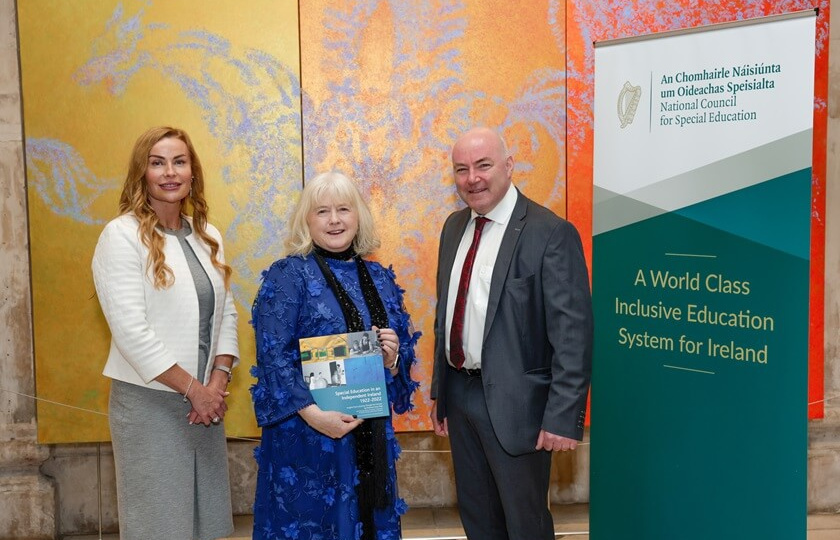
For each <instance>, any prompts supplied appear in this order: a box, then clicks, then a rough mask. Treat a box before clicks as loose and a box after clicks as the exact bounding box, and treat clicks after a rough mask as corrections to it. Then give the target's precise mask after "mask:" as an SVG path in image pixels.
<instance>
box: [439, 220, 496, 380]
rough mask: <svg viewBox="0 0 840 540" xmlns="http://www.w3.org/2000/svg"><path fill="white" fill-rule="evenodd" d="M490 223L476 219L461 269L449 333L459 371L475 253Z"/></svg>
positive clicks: (450, 348)
mask: <svg viewBox="0 0 840 540" xmlns="http://www.w3.org/2000/svg"><path fill="white" fill-rule="evenodd" d="M488 221H490V220H489V219H487V218H486V217H482V216H478V217H477V218H475V233H474V234H473V239H472V244H470V249H469V250H468V251H467V257H466V258H465V259H464V266H463V268H461V280H460V281H459V282H458V296H457V297H455V312H454V313H452V328H450V332H449V360H450V362H452V365H453V366H455V367H456V368H458V369H461V367H463V365H464V309H465V308H466V307H467V293H468V292H469V290H470V277H472V269H473V263H474V262H475V252H476V251H478V243H479V242H481V231H482V229H484V225H485V223H487V222H488Z"/></svg>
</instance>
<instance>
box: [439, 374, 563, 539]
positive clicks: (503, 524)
mask: <svg viewBox="0 0 840 540" xmlns="http://www.w3.org/2000/svg"><path fill="white" fill-rule="evenodd" d="M512 405H513V404H512ZM446 417H447V424H448V427H449V439H450V445H451V447H452V461H453V463H454V465H455V486H456V491H457V494H458V508H459V511H460V514H461V522H462V523H463V525H464V531H465V532H466V533H467V538H469V539H470V540H553V539H554V523H553V521H552V518H551V512H550V511H549V508H548V484H549V477H550V473H551V452H546V451H539V452H533V453H529V454H524V455H521V456H512V455H510V454H508V453H507V452H505V450H504V449H503V448H502V446H501V445H500V444H499V441H498V439H497V438H496V433H495V431H494V430H493V425H492V424H491V422H490V416H489V414H488V412H487V403H486V402H485V399H484V387H483V386H482V382H481V376H480V375H468V374H466V373H465V372H461V371H459V372H456V371H455V370H452V369H451V370H450V371H449V373H447V377H446ZM536 444H537V441H536V439H534V445H536Z"/></svg>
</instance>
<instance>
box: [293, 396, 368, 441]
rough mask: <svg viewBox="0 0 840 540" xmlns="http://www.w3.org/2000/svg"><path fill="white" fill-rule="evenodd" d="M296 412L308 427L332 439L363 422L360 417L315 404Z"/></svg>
mask: <svg viewBox="0 0 840 540" xmlns="http://www.w3.org/2000/svg"><path fill="white" fill-rule="evenodd" d="M298 414H300V417H301V418H303V421H304V422H306V423H307V424H309V427H311V428H312V429H314V430H316V431H318V432H320V433H323V434H324V435H326V436H327V437H332V438H333V439H340V438H342V437H344V436H345V435H347V434H348V433H350V432H351V431H353V430H354V429H356V428H357V427H359V425H360V424H361V423H362V422H363V420H362V419H361V418H354V417H353V416H351V415H349V414H344V413H340V412H337V411H324V410H321V408H320V407H318V406H317V405H315V404H312V405H309V406H308V407H304V408H303V409H301V410H300V411H298Z"/></svg>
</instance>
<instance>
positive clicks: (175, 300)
mask: <svg viewBox="0 0 840 540" xmlns="http://www.w3.org/2000/svg"><path fill="white" fill-rule="evenodd" d="M119 210H120V216H119V217H117V218H116V219H114V220H113V221H111V222H110V223H108V224H107V225H106V226H105V229H104V230H103V231H102V234H101V236H100V237H99V242H98V243H97V246H96V251H95V253H94V256H93V265H92V268H93V277H94V282H95V284H96V293H97V296H98V297H99V303H100V305H101V306H102V311H103V313H104V314H105V318H106V320H107V321H108V326H109V327H110V329H111V350H110V354H109V355H108V360H107V362H106V364H105V369H104V372H103V373H104V374H105V375H106V376H107V377H110V378H111V379H112V381H111V394H110V401H109V415H108V416H109V424H110V428H111V440H112V443H113V449H114V460H115V463H116V469H117V499H118V506H119V522H120V538H122V539H123V540H130V539H142V540H145V539H149V538H195V539H212V538H219V537H222V536H228V535H230V534H231V533H232V532H233V521H232V512H231V502H230V483H229V479H228V465H227V445H226V440H225V432H224V427H223V425H222V424H223V420H224V416H225V412H226V410H227V404H226V403H225V398H226V397H227V396H228V392H227V385H228V383H229V382H230V379H231V368H233V367H234V366H235V365H236V364H237V363H238V361H239V359H238V355H239V350H238V345H237V337H236V309H235V308H234V304H233V299H232V295H231V291H230V276H231V268H230V267H229V266H228V265H226V264H225V262H224V256H223V249H222V238H221V235H220V234H219V231H218V230H217V229H216V228H215V227H213V226H212V225H210V224H209V223H207V204H206V201H205V199H204V175H203V171H202V168H201V162H200V161H199V159H198V155H197V154H196V153H195V149H194V148H193V145H192V142H191V141H190V138H189V136H188V135H187V134H186V133H185V132H184V131H182V130H179V129H175V128H170V127H157V128H152V129H150V130H149V131H147V132H146V133H144V134H143V135H141V136H140V138H139V139H138V140H137V142H136V143H135V145H134V150H133V153H132V157H131V161H130V163H129V170H128V174H127V176H126V180H125V184H124V186H123V191H122V195H121V196H120V206H119Z"/></svg>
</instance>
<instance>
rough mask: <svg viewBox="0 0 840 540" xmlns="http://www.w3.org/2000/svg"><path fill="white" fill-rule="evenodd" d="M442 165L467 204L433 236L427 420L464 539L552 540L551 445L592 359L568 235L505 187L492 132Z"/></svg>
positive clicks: (572, 232) (567, 433) (565, 434)
mask: <svg viewBox="0 0 840 540" xmlns="http://www.w3.org/2000/svg"><path fill="white" fill-rule="evenodd" d="M452 167H453V173H454V177H455V186H456V188H457V190H458V194H459V195H460V197H461V198H462V199H463V200H464V202H465V203H466V204H467V208H464V209H463V210H459V211H457V212H454V213H453V214H451V215H450V216H449V217H448V218H447V220H446V223H445V224H444V226H443V231H442V233H441V237H440V247H439V252H438V272H437V298H438V300H437V309H436V312H435V366H434V373H433V377H432V391H431V397H432V399H433V400H434V404H433V406H432V411H431V418H432V423H433V425H434V429H435V433H437V434H438V435H441V436H449V437H450V443H451V448H452V460H453V463H454V466H455V482H456V488H457V494H458V506H459V510H460V513H461V521H462V523H463V525H464V529H465V531H466V533H467V537H468V538H470V539H472V540H549V539H553V538H554V524H553V522H552V519H551V513H550V511H549V508H548V487H549V473H550V469H551V452H552V451H567V450H574V449H575V447H576V446H577V442H578V441H579V440H581V439H582V438H583V424H584V419H585V415H586V397H587V393H588V391H589V378H590V372H591V363H592V301H591V296H590V292H589V275H588V271H587V268H586V262H585V260H584V257H583V249H582V246H581V242H580V236H579V235H578V232H577V230H576V229H575V228H574V226H572V225H571V224H570V223H569V222H568V221H566V220H564V219H561V218H559V217H557V216H556V215H555V214H554V213H553V212H551V211H550V210H548V209H547V208H545V207H543V206H541V205H539V204H537V203H535V202H533V201H531V200H529V199H528V198H527V197H525V196H524V195H523V194H522V193H520V192H519V190H518V189H516V187H515V186H513V184H512V183H511V177H512V174H513V157H512V156H510V155H508V152H507V147H506V145H505V143H504V141H503V140H502V138H501V137H500V136H499V135H498V134H497V133H496V132H495V131H493V130H490V129H488V128H475V129H472V130H470V131H468V132H467V133H465V134H464V135H462V136H461V137H460V138H459V139H458V141H457V142H456V143H455V145H454V147H453V148H452ZM464 267H466V268H467V271H466V272H462V270H463V269H464ZM453 327H454V328H455V331H454V332H453V331H452V329H453Z"/></svg>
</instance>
